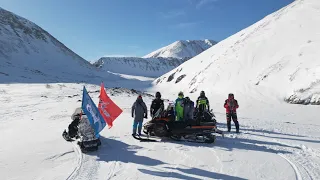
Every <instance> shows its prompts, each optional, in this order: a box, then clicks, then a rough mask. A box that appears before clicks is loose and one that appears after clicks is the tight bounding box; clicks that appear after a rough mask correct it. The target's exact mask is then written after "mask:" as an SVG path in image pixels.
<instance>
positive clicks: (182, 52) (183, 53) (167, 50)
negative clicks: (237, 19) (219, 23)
mask: <svg viewBox="0 0 320 180" xmlns="http://www.w3.org/2000/svg"><path fill="white" fill-rule="evenodd" d="M215 44H217V42H216V41H214V40H209V39H204V40H179V41H175V42H173V43H171V44H169V45H168V46H165V47H163V48H160V49H158V50H156V51H154V52H152V53H150V54H147V55H145V56H143V58H157V57H164V58H168V57H172V58H180V59H185V58H192V57H194V56H197V55H198V54H200V53H202V52H203V51H205V50H207V49H209V48H211V47H212V46H214V45H215Z"/></svg>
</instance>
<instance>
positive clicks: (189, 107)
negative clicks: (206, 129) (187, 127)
mask: <svg viewBox="0 0 320 180" xmlns="http://www.w3.org/2000/svg"><path fill="white" fill-rule="evenodd" d="M183 112H184V113H183V117H184V120H185V121H190V120H193V113H194V102H193V101H191V99H190V98H189V97H186V98H185V101H184V107H183Z"/></svg>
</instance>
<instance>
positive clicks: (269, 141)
mask: <svg viewBox="0 0 320 180" xmlns="http://www.w3.org/2000/svg"><path fill="white" fill-rule="evenodd" d="M229 138H231V139H234V140H233V143H234V144H237V143H239V142H238V141H237V138H239V141H241V139H246V140H249V141H252V142H255V141H257V142H256V143H254V145H257V146H263V147H265V148H267V149H269V150H271V151H272V152H273V153H274V154H277V155H278V156H280V157H281V158H282V159H284V160H285V161H286V162H287V163H288V164H289V165H290V166H291V167H292V170H293V171H294V173H295V176H296V178H297V179H298V180H300V179H319V177H320V171H319V170H320V165H319V164H317V163H316V162H318V160H316V159H319V156H318V155H317V154H318V152H315V151H317V150H314V149H308V148H306V147H305V146H304V145H297V144H296V143H294V144H293V143H284V142H283V141H281V139H274V138H270V137H265V136H259V135H258V136H255V134H247V133H246V132H243V133H242V134H239V135H237V136H233V135H231V136H230V137H229ZM258 142H259V143H258ZM262 142H265V143H262Z"/></svg>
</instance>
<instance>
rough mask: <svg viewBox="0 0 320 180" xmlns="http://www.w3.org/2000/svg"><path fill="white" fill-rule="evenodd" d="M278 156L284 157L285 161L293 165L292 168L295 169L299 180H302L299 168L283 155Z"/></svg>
mask: <svg viewBox="0 0 320 180" xmlns="http://www.w3.org/2000/svg"><path fill="white" fill-rule="evenodd" d="M278 155H279V156H280V157H282V158H283V159H285V160H286V161H287V162H288V163H289V164H290V165H291V167H292V168H293V169H294V172H295V173H296V178H297V180H302V177H301V173H300V171H299V170H298V168H297V166H296V165H295V164H294V163H293V162H291V161H290V160H289V159H287V158H286V157H285V156H283V155H282V154H278Z"/></svg>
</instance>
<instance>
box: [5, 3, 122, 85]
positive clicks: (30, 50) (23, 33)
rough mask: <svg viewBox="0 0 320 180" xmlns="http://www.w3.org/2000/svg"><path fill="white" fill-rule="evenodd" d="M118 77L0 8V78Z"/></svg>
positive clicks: (12, 80) (31, 23) (49, 80)
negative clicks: (103, 71) (99, 70)
mask: <svg viewBox="0 0 320 180" xmlns="http://www.w3.org/2000/svg"><path fill="white" fill-rule="evenodd" d="M100 75H101V76H103V77H104V78H106V79H108V78H112V79H113V80H116V79H119V78H117V77H116V76H114V75H112V74H107V73H100V72H98V71H97V68H96V67H94V66H93V65H92V64H90V63H89V62H87V61H86V60H84V59H83V58H82V57H80V56H79V55H77V54H76V53H74V52H73V51H71V50H70V49H69V48H67V47H66V46H65V45H64V44H62V43H61V42H59V41H58V40H57V39H55V38H54V37H53V36H52V35H50V34H49V33H48V32H47V31H45V30H43V29H42V28H41V27H39V26H37V25H36V24H34V23H33V22H31V21H29V20H27V19H25V18H23V17H20V16H18V15H16V14H14V13H12V12H9V11H7V10H4V9H0V77H1V78H0V79H1V80H0V82H1V83H3V82H40V81H41V82H44V81H47V82H69V81H72V82H74V81H75V80H76V79H77V80H78V81H82V80H85V79H91V80H92V79H95V78H97V81H99V82H101V80H102V78H101V77H99V76H100Z"/></svg>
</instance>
